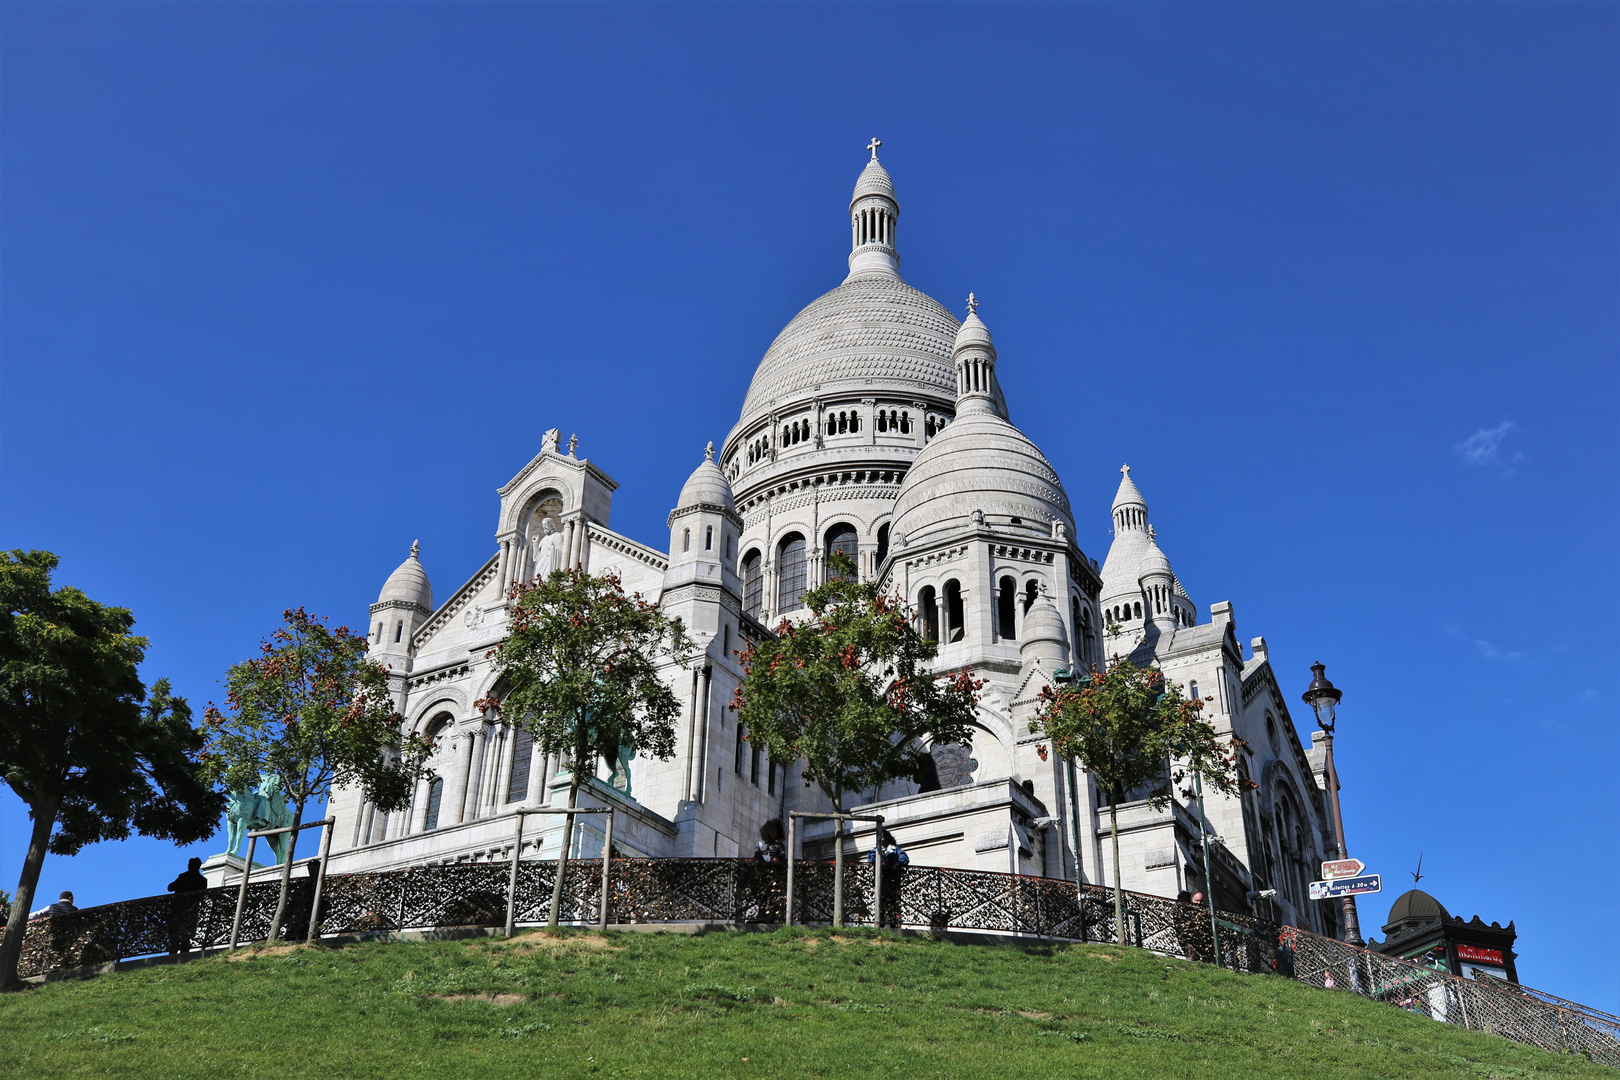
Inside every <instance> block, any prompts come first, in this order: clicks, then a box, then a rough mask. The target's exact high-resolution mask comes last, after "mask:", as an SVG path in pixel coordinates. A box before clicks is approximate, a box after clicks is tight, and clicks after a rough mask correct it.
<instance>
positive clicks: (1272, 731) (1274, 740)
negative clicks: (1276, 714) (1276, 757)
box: [1266, 712, 1282, 754]
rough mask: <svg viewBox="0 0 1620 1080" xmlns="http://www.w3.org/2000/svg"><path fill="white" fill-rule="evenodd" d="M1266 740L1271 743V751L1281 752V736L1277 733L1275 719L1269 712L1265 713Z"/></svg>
mask: <svg viewBox="0 0 1620 1080" xmlns="http://www.w3.org/2000/svg"><path fill="white" fill-rule="evenodd" d="M1266 741H1267V742H1268V743H1270V744H1271V750H1272V752H1273V753H1277V754H1280V753H1282V736H1281V735H1279V734H1277V721H1276V720H1275V719H1273V718H1272V715H1271V714H1270V713H1269V712H1268V713H1266Z"/></svg>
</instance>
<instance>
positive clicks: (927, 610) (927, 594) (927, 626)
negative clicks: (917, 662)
mask: <svg viewBox="0 0 1620 1080" xmlns="http://www.w3.org/2000/svg"><path fill="white" fill-rule="evenodd" d="M917 614H918V617H919V618H921V619H922V636H923V637H925V638H927V639H928V640H929V641H938V640H939V602H938V601H937V600H936V599H934V587H933V586H932V585H924V586H923V590H922V592H920V593H918V594H917Z"/></svg>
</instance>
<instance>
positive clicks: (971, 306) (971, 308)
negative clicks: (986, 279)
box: [967, 293, 979, 315]
mask: <svg viewBox="0 0 1620 1080" xmlns="http://www.w3.org/2000/svg"><path fill="white" fill-rule="evenodd" d="M967 306H968V314H969V315H977V314H978V313H979V298H978V297H976V296H974V295H973V294H972V293H968V298H967Z"/></svg>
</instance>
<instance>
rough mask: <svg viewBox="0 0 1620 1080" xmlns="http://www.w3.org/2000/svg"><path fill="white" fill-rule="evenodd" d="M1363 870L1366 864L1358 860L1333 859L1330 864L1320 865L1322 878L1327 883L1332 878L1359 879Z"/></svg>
mask: <svg viewBox="0 0 1620 1080" xmlns="http://www.w3.org/2000/svg"><path fill="white" fill-rule="evenodd" d="M1365 869H1367V864H1366V863H1364V862H1362V861H1361V860H1360V859H1334V860H1333V861H1332V862H1325V863H1323V864H1322V876H1323V877H1324V878H1326V879H1327V880H1328V881H1332V880H1333V879H1334V878H1347V877H1360V876H1361V872H1362V871H1363V870H1365Z"/></svg>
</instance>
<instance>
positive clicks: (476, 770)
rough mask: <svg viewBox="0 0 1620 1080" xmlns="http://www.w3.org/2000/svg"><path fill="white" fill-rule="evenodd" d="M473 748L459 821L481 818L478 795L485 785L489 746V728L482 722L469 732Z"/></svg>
mask: <svg viewBox="0 0 1620 1080" xmlns="http://www.w3.org/2000/svg"><path fill="white" fill-rule="evenodd" d="M468 738H470V739H471V740H472V749H471V751H470V752H469V754H468V760H467V790H466V792H465V793H464V794H463V796H462V799H463V802H462V805H461V807H460V813H461V816H460V817H459V818H457V820H458V821H476V820H478V818H479V816H480V815H479V813H478V796H479V795H480V794H481V793H482V791H483V786H484V751H485V750H486V749H487V748H488V746H489V728H488V727H486V726H485V725H484V724H482V723H480V724H479V725H478V726H477V727H475V728H473V729H472V731H471V732H469V733H468Z"/></svg>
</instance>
